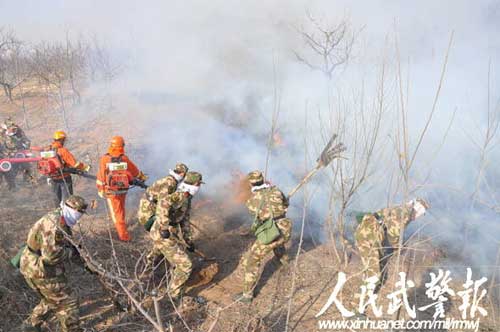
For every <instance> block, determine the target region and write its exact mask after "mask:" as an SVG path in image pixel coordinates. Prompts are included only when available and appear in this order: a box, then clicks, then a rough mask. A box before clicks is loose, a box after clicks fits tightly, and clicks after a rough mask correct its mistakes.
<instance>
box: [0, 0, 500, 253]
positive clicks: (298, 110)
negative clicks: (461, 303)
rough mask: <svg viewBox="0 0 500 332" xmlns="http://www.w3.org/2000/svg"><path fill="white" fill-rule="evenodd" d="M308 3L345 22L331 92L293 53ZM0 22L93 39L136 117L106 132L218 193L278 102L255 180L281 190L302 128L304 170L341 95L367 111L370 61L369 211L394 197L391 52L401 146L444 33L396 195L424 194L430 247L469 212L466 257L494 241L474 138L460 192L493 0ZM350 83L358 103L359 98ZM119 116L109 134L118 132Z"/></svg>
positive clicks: (95, 8)
mask: <svg viewBox="0 0 500 332" xmlns="http://www.w3.org/2000/svg"><path fill="white" fill-rule="evenodd" d="M307 11H310V12H311V13H312V14H313V15H315V17H317V18H318V20H319V21H320V22H330V21H338V20H340V19H343V18H348V19H349V20H350V22H351V23H352V27H353V29H354V30H355V31H356V33H357V35H356V36H357V37H356V43H355V47H354V50H353V57H352V59H351V61H349V63H348V65H347V66H346V67H343V68H339V70H337V71H335V74H334V76H333V79H332V84H331V86H332V90H330V91H327V86H328V85H327V84H326V82H325V81H326V80H325V77H324V76H323V75H322V74H321V73H319V72H315V71H311V70H310V69H309V68H308V67H307V66H305V65H304V64H301V63H299V62H298V61H296V58H295V56H294V54H293V50H301V51H306V50H305V49H304V44H303V41H302V39H301V38H300V36H299V35H298V33H297V32H296V28H297V27H301V26H303V27H304V28H306V29H309V28H311V24H310V22H309V23H308V21H307V20H306V19H305V18H306V16H305V13H306V12H307ZM33 13H36V20H34V19H33V15H32V14H33ZM0 19H1V20H0V21H1V22H2V24H6V25H9V26H10V27H12V28H13V30H15V31H16V32H17V33H18V35H19V36H20V37H21V38H22V39H28V40H31V41H33V42H36V41H38V40H40V39H48V40H50V39H58V38H64V37H65V33H66V32H67V31H68V30H69V31H72V32H74V33H83V34H88V35H97V36H98V38H100V39H101V40H103V41H104V42H105V43H106V45H107V46H108V47H109V48H110V49H111V50H112V52H113V54H114V57H115V58H117V59H119V61H121V62H123V63H125V64H126V70H125V71H124V73H123V74H122V75H121V76H120V77H119V79H118V80H117V82H115V83H114V85H113V87H112V93H113V96H114V97H113V105H114V109H115V110H116V111H117V112H119V114H122V115H124V116H123V117H120V118H119V119H120V121H123V122H124V123H126V124H127V125H130V124H131V123H132V124H133V125H134V128H135V129H136V131H134V134H133V135H134V136H133V137H130V135H131V133H128V132H127V133H121V134H123V135H124V136H126V138H127V140H131V141H133V142H137V143H138V146H140V147H141V149H142V150H144V149H145V150H146V151H142V156H143V157H144V158H143V159H141V160H140V161H139V162H138V163H139V164H140V165H141V166H142V167H143V168H144V169H145V170H146V171H147V172H149V173H150V175H152V177H153V178H156V177H160V176H163V175H165V174H166V172H167V170H168V168H170V167H172V166H173V165H174V164H175V163H176V162H178V161H183V162H185V163H187V164H188V165H189V166H190V167H191V169H193V170H197V171H200V172H202V173H203V174H204V178H205V180H206V182H207V184H206V186H205V187H204V188H203V192H204V193H205V194H206V195H211V196H219V197H224V195H221V192H222V191H224V190H228V189H227V186H226V184H227V182H228V179H229V177H230V174H231V171H232V170H235V169H236V170H240V171H242V172H248V171H251V170H253V169H257V168H260V169H262V168H264V165H265V160H266V144H267V140H268V136H269V132H270V128H271V119H272V114H273V110H274V109H275V107H276V105H277V104H278V105H279V108H280V117H279V121H278V130H279V134H280V135H281V137H282V139H283V142H284V146H282V147H276V148H275V149H274V151H273V154H272V156H271V160H270V168H269V178H270V179H271V180H272V182H274V183H276V184H278V185H279V186H280V187H281V188H282V189H283V190H284V191H285V192H286V191H288V190H289V189H291V188H292V187H293V185H294V184H295V183H296V182H297V180H298V179H299V178H300V175H303V174H304V173H305V172H306V167H305V165H304V155H305V153H306V146H305V145H304V140H305V139H307V151H308V152H307V153H308V156H309V159H310V161H309V165H308V166H309V167H311V166H313V163H314V159H315V157H316V155H315V154H317V152H318V151H319V150H320V149H321V145H322V144H324V140H325V136H328V135H329V134H331V133H332V132H333V128H330V131H327V129H325V128H323V127H322V126H323V125H324V124H325V122H326V123H328V122H331V123H332V126H331V127H335V123H334V121H333V122H332V121H331V120H332V119H331V116H332V113H333V112H334V111H335V110H338V108H339V105H341V104H340V102H341V101H343V102H345V105H347V106H346V107H349V106H350V105H355V103H358V104H359V103H362V104H365V107H371V104H372V101H373V100H374V98H375V96H376V93H377V89H376V83H377V82H378V80H379V76H380V74H379V73H380V67H381V64H382V63H383V62H384V61H385V62H386V63H387V77H386V102H387V109H388V110H387V114H386V116H385V117H384V121H383V124H382V132H381V136H380V141H379V146H378V147H377V149H376V156H375V158H374V163H373V165H372V167H371V168H370V171H371V172H372V176H371V177H370V179H369V180H368V181H367V183H366V184H365V185H364V186H363V187H362V188H361V191H360V193H359V195H356V196H355V199H354V201H353V205H352V208H353V209H355V208H359V209H360V210H368V211H370V210H373V209H378V208H381V207H383V206H384V205H385V204H387V197H388V195H389V194H395V195H394V200H395V201H396V202H399V201H400V200H402V199H403V195H402V191H401V188H399V189H395V188H394V187H393V186H392V187H391V174H392V175H394V172H397V169H398V164H397V160H398V158H397V157H398V156H397V155H396V153H395V152H394V146H393V144H394V141H395V138H396V136H397V135H398V134H397V132H396V128H397V122H396V121H397V120H396V117H397V111H398V107H399V105H400V101H399V94H400V89H399V86H398V81H397V73H398V59H399V61H400V63H401V74H402V78H403V84H404V87H403V90H404V91H403V95H404V99H405V107H407V109H408V124H409V131H410V132H409V137H410V142H411V143H410V148H411V149H415V147H416V142H417V138H418V136H419V135H420V133H421V131H422V130H423V128H424V126H425V122H426V119H427V117H428V116H429V114H430V112H431V109H432V106H433V100H434V96H435V94H436V90H437V88H438V83H439V77H440V72H441V70H442V66H443V63H444V56H445V53H446V49H447V46H448V42H449V39H450V35H451V33H452V31H453V32H454V39H453V43H452V47H451V51H450V56H449V60H448V64H447V70H446V74H445V78H444V84H443V86H442V89H441V93H440V98H439V100H438V103H437V107H436V112H435V116H434V118H433V121H432V122H431V124H430V127H429V129H428V132H427V134H426V136H425V137H424V140H423V141H422V145H421V147H420V150H419V153H418V154H417V156H416V159H415V165H414V168H413V171H412V172H411V179H410V183H411V186H412V188H413V189H415V188H416V189H417V190H416V191H414V192H412V193H411V194H412V195H422V196H424V197H426V198H428V199H429V200H430V201H431V204H432V206H433V208H432V215H431V216H430V217H427V219H425V220H423V221H422V222H428V221H430V219H429V218H434V219H435V220H432V222H430V223H429V226H428V227H425V228H424V232H426V233H428V234H431V235H436V234H438V235H439V236H436V238H435V240H436V242H437V243H445V244H447V245H451V244H452V243H456V241H457V239H459V238H461V237H462V236H463V232H464V227H465V226H464V225H466V224H470V226H467V227H466V228H467V229H469V231H470V230H471V229H472V231H471V232H472V233H471V234H472V235H471V236H470V237H469V241H470V242H471V243H470V245H469V246H468V247H467V248H468V250H470V251H471V254H472V255H477V257H479V253H481V255H483V258H484V259H482V260H481V262H485V261H488V260H490V262H491V257H492V255H493V254H494V253H495V250H496V248H495V246H497V244H495V243H494V242H491V241H489V240H488V234H498V231H499V227H500V225H499V222H498V214H496V213H494V212H493V210H492V209H491V208H490V207H491V206H498V205H499V203H498V198H499V197H498V194H497V190H496V189H497V188H498V185H499V180H498V176H497V175H498V170H497V169H498V168H497V167H496V164H497V162H498V161H500V158H499V157H500V154H499V153H498V149H497V148H496V149H495V148H490V149H489V150H488V154H487V163H486V164H485V165H486V167H485V168H484V171H483V172H482V175H483V180H482V181H480V182H479V187H478V188H479V190H478V192H477V194H476V198H477V200H476V202H475V203H473V201H472V199H471V197H472V193H473V192H474V188H475V186H476V182H477V180H476V177H477V174H478V168H479V159H480V150H479V147H480V146H481V144H482V140H484V135H485V132H486V123H487V119H488V117H487V108H488V95H489V100H490V108H491V109H492V110H493V109H495V108H497V107H498V100H499V97H500V95H499V93H498V91H499V90H498V87H499V86H500V81H499V78H500V75H499V74H500V70H499V68H500V64H499V63H496V61H497V60H496V59H498V58H499V57H498V56H499V55H500V37H499V36H498V33H497V31H499V28H500V23H499V22H500V5H499V4H498V3H497V2H495V1H475V2H471V1H466V0H461V1H452V0H449V1H419V2H412V3H408V2H404V1H370V2H368V1H365V2H363V3H359V2H358V3H353V2H352V1H340V0H337V1H312V2H311V1H305V0H304V1H295V0H294V1H286V2H285V1H266V2H247V3H241V2H229V1H210V2H206V1H183V2H174V1H150V2H148V3H141V4H139V3H137V2H134V1H107V2H104V3H103V2H99V1H73V2H71V3H70V4H68V3H65V2H63V1H59V2H51V3H50V4H47V3H41V2H33V1H24V2H23V1H17V2H4V3H2V4H1V5H0ZM396 41H397V46H398V49H399V56H398V55H397V52H396ZM490 63H491V67H489V66H490ZM489 68H490V69H489ZM488 71H490V74H489V77H490V87H491V88H490V92H489V93H488ZM407 84H409V87H407ZM362 87H363V89H362ZM99 88H100V87H99ZM361 91H363V92H364V94H365V101H364V102H361V101H360V100H359V98H360V95H361ZM276 93H277V94H278V96H279V98H278V99H277V98H276ZM328 96H330V97H331V98H332V100H331V102H332V101H333V102H332V104H331V105H328ZM306 104H307V108H306ZM332 105H333V106H332ZM306 110H307V111H306ZM352 112H356V110H354V109H353V111H352ZM453 114H455V115H453ZM496 114H497V116H498V112H497V113H496ZM452 118H453V119H454V120H453V123H452V125H451V127H450V129H449V131H448V127H449V124H450V121H451V119H452ZM320 119H321V120H320ZM306 123H307V126H306ZM351 124H352V122H351ZM327 127H328V126H327ZM119 128H120V127H119V126H118V125H117V126H115V128H114V131H115V132H114V133H111V132H110V133H109V135H112V134H119V133H120V132H119ZM350 130H353V128H348V131H347V133H346V136H345V138H346V141H345V143H346V145H347V146H348V147H349V145H350V146H351V147H352V145H353V142H350V141H349V138H352V137H353V134H352V133H350ZM445 133H447V135H446V137H445ZM106 139H107V137H106V138H103V140H106ZM494 142H495V143H493V144H496V143H498V136H497V137H496V138H495V139H494ZM492 146H493V147H495V146H497V145H492ZM134 151H135V150H134ZM347 156H349V151H348V152H347ZM347 162H349V161H347ZM326 175H327V173H325V172H323V173H321V174H319V175H318V177H317V178H316V179H315V181H314V184H315V185H319V188H320V189H318V190H316V191H315V193H314V197H313V202H312V213H311V215H312V216H313V218H316V219H318V220H315V221H316V222H319V223H322V222H323V220H324V218H325V213H326V210H327V205H328V196H327V195H328V190H327V189H325V183H326ZM392 185H393V184H392ZM314 188H316V187H314ZM321 188H322V189H321ZM300 202H301V200H300V197H297V198H296V201H295V206H296V208H295V209H292V211H291V213H292V216H293V217H295V219H296V220H297V219H298V216H299V211H298V209H297V207H298V206H300V204H301V203H300ZM488 206H490V207H488ZM415 227H418V225H417V224H416V225H415V226H412V229H414V228H415Z"/></svg>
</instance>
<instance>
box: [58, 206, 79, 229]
mask: <svg viewBox="0 0 500 332" xmlns="http://www.w3.org/2000/svg"><path fill="white" fill-rule="evenodd" d="M61 206H62V216H63V218H64V222H65V223H66V225H68V226H69V227H73V226H75V225H76V223H77V222H78V220H80V218H81V217H82V215H83V213H81V212H79V211H77V210H75V209H72V208H70V207H69V206H67V205H66V204H64V203H62V204H61Z"/></svg>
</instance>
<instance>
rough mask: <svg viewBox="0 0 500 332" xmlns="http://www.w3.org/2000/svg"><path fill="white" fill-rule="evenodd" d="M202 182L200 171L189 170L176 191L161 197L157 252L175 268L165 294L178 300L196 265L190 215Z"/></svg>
mask: <svg viewBox="0 0 500 332" xmlns="http://www.w3.org/2000/svg"><path fill="white" fill-rule="evenodd" d="M202 183H203V182H202V176H201V174H200V173H197V172H188V173H187V174H186V176H185V178H184V181H183V182H181V183H180V184H179V186H178V188H177V191H176V192H174V193H173V194H170V195H163V196H160V197H158V206H157V209H156V221H155V222H154V224H153V226H152V228H151V231H150V235H151V238H152V240H153V246H154V248H153V251H156V252H160V253H161V254H162V255H163V256H164V257H165V259H166V260H167V261H168V263H169V264H170V266H171V267H172V270H171V278H170V282H169V285H168V289H165V290H163V291H162V292H161V293H163V294H165V293H167V292H168V294H169V295H170V297H171V298H172V299H174V300H176V301H178V300H180V299H181V297H182V293H183V289H184V284H185V283H186V281H187V280H188V278H189V275H190V274H191V271H192V267H193V264H192V262H191V259H190V258H189V255H188V253H187V252H186V251H189V252H194V250H195V246H194V243H193V239H192V235H191V226H190V222H189V218H190V211H191V200H192V198H193V196H194V195H196V193H197V192H198V190H199V189H200V186H201V184H202Z"/></svg>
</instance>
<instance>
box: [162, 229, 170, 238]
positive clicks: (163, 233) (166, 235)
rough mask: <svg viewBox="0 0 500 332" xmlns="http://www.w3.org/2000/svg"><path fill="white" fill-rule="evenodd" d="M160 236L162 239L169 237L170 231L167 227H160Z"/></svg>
mask: <svg viewBox="0 0 500 332" xmlns="http://www.w3.org/2000/svg"><path fill="white" fill-rule="evenodd" d="M160 236H161V238H162V239H168V238H169V237H170V231H169V230H168V228H165V229H160Z"/></svg>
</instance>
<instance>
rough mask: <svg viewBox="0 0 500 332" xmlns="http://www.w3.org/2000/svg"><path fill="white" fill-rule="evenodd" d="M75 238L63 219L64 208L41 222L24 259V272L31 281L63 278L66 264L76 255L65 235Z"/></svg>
mask: <svg viewBox="0 0 500 332" xmlns="http://www.w3.org/2000/svg"><path fill="white" fill-rule="evenodd" d="M63 232H64V233H66V234H64V233H63ZM71 235H72V233H71V229H70V228H69V227H68V226H67V225H66V224H65V223H64V222H63V220H62V215H61V209H56V210H54V211H52V212H50V213H48V214H47V215H45V216H44V217H42V218H41V219H39V220H38V221H37V222H36V223H35V224H34V225H33V227H31V229H30V231H29V233H28V239H27V240H26V245H27V249H26V250H25V252H24V254H23V257H22V258H21V272H22V273H23V274H24V275H25V276H27V277H29V278H54V277H59V276H61V275H63V274H64V264H63V263H64V262H66V261H67V260H68V258H69V257H70V256H71V252H72V249H71V245H70V244H69V242H68V241H67V240H66V239H65V236H71Z"/></svg>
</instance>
